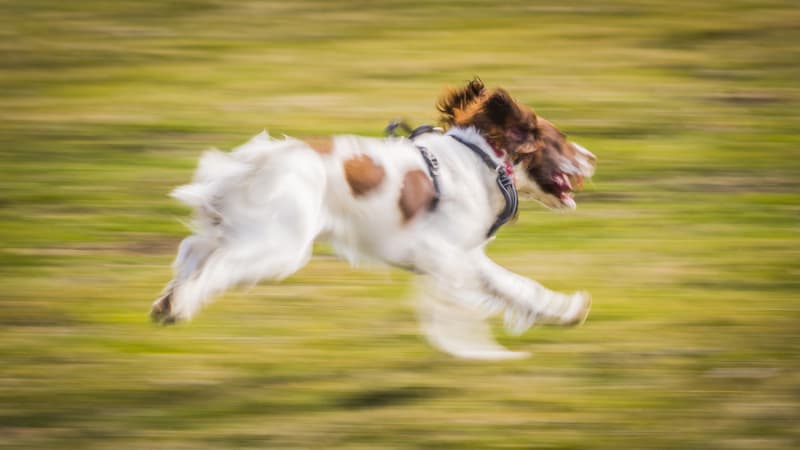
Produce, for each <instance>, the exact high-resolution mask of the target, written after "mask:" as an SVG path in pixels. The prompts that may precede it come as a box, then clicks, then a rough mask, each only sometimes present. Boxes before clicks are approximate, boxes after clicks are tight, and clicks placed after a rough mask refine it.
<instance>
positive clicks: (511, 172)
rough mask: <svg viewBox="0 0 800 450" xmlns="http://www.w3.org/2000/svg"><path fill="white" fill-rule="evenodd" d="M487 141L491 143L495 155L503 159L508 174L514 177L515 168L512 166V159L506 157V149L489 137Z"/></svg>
mask: <svg viewBox="0 0 800 450" xmlns="http://www.w3.org/2000/svg"><path fill="white" fill-rule="evenodd" d="M486 142H487V143H488V144H489V147H492V151H493V152H494V155H495V156H497V157H498V158H500V159H502V160H503V167H504V168H505V171H506V174H507V175H508V176H510V177H513V176H514V168H513V167H512V166H511V161H509V160H508V158H507V157H506V156H507V154H506V151H505V150H503V149H501V148H500V147H498V146H497V144H495V142H494V141H490V140H489V139H487V140H486ZM514 181H516V180H514Z"/></svg>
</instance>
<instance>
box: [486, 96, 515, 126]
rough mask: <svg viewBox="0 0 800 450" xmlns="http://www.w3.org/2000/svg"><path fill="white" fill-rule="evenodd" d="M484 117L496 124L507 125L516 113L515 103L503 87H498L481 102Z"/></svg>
mask: <svg viewBox="0 0 800 450" xmlns="http://www.w3.org/2000/svg"><path fill="white" fill-rule="evenodd" d="M483 110H484V111H485V112H486V117H488V118H489V120H491V121H492V122H494V123H495V124H497V125H507V124H508V122H509V121H511V120H513V119H514V117H515V116H516V115H518V111H517V105H516V103H515V102H514V100H513V99H512V98H511V96H510V95H509V94H508V92H506V91H505V89H498V90H496V91H494V93H493V94H492V95H491V96H489V98H488V99H486V102H485V103H484V104H483Z"/></svg>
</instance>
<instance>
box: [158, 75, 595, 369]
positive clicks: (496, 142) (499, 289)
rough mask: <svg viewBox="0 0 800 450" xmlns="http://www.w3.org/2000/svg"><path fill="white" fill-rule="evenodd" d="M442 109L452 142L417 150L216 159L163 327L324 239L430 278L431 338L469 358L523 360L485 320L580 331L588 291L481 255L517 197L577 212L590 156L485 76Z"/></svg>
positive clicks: (336, 144) (286, 148)
mask: <svg viewBox="0 0 800 450" xmlns="http://www.w3.org/2000/svg"><path fill="white" fill-rule="evenodd" d="M438 108H439V111H440V112H441V113H442V117H441V122H442V124H443V126H444V128H445V131H444V132H436V131H432V132H428V133H423V134H420V135H419V136H416V137H414V139H413V140H411V139H407V138H387V139H376V138H365V137H358V136H347V135H345V136H336V137H334V138H332V139H330V140H317V141H311V142H304V141H301V140H295V139H291V138H284V139H280V140H276V139H273V138H271V137H270V136H268V135H267V134H266V133H262V134H260V135H257V136H256V137H254V138H253V139H252V140H250V141H249V142H247V143H246V144H244V145H242V146H240V147H238V148H236V149H235V150H234V151H232V152H230V153H222V152H219V151H209V152H208V153H206V154H205V155H204V156H203V157H202V159H201V160H200V163H199V167H198V169H197V172H196V174H195V178H194V182H193V183H192V184H189V185H186V186H182V187H179V188H177V189H176V190H175V191H174V192H173V196H175V197H176V198H178V199H180V200H181V201H183V202H185V203H186V204H188V205H190V206H192V207H194V209H195V213H196V218H195V232H194V234H193V235H192V236H189V237H188V238H186V239H185V240H184V241H183V242H182V243H181V245H180V248H179V249H178V255H177V258H176V260H175V262H174V272H175V278H174V279H173V280H172V281H171V282H170V283H169V284H168V285H167V287H166V289H165V290H164V293H163V294H162V296H161V297H160V298H159V299H158V300H156V302H155V303H154V304H153V308H152V312H151V317H152V318H153V320H155V321H157V322H161V323H172V322H174V321H178V320H185V319H189V318H191V317H192V316H194V314H195V313H196V312H197V311H198V310H199V309H200V308H201V306H203V305H204V304H205V303H207V302H208V301H209V300H210V299H211V298H212V297H214V296H216V295H219V294H221V293H223V292H224V291H225V290H227V289H229V288H231V287H233V286H236V285H241V284H253V283H256V282H258V281H260V280H263V279H270V280H279V279H282V278H285V277H287V276H289V275H291V274H292V273H294V272H295V271H297V270H298V269H300V268H301V267H302V266H303V265H305V264H306V263H307V262H308V260H309V258H310V257H311V252H312V247H313V244H314V242H315V241H316V240H318V239H325V240H327V241H329V242H331V243H332V245H333V247H334V248H335V250H336V251H337V253H338V254H340V255H341V256H342V257H344V258H345V259H347V260H349V261H351V262H352V263H357V262H359V261H382V262H385V263H387V264H389V265H392V266H396V267H401V268H405V269H408V270H411V271H413V272H415V273H418V274H420V275H421V278H420V279H421V283H420V286H421V287H422V289H421V295H420V298H421V302H420V318H421V322H422V325H423V330H424V331H425V332H426V334H427V336H428V337H429V339H430V341H431V342H432V343H433V344H434V345H436V346H437V347H439V348H440V349H442V350H444V351H447V352H449V353H451V354H454V355H457V356H460V357H465V358H480V359H497V358H509V357H520V356H524V353H520V352H510V351H508V350H506V349H504V348H503V347H501V346H500V345H499V344H497V343H496V342H495V341H494V340H493V339H492V337H491V334H490V333H489V329H488V326H487V325H486V324H485V319H486V318H488V317H489V316H492V315H494V314H497V313H500V312H503V313H504V315H505V323H506V326H507V328H508V329H510V330H511V331H514V332H522V331H524V330H526V329H527V328H529V327H530V326H531V325H533V324H534V323H546V324H558V325H573V324H578V323H581V322H582V321H583V320H585V318H586V315H587V314H588V311H589V306H590V299H589V296H588V295H587V294H585V293H576V294H572V295H565V294H560V293H557V292H552V291H550V290H547V289H546V288H544V287H542V286H541V285H540V284H538V283H536V282H534V281H532V280H529V279H527V278H525V277H522V276H520V275H516V274H514V273H511V272H509V271H507V270H505V269H503V268H502V267H500V266H498V265H497V264H495V263H494V262H492V261H491V260H490V259H489V258H488V257H487V256H486V255H485V253H484V246H485V245H486V243H487V242H488V241H489V240H490V239H491V235H492V234H493V232H494V229H496V228H497V226H499V225H501V224H502V223H503V222H505V221H506V220H508V218H509V216H511V215H513V214H515V213H516V194H517V192H519V193H521V194H529V195H530V196H532V197H533V198H534V199H536V200H538V201H540V202H542V203H543V204H545V205H547V206H548V207H551V208H575V201H574V200H573V197H572V186H574V185H580V183H581V181H582V180H583V178H584V177H589V176H591V175H592V173H593V171H594V162H595V157H594V155H592V154H591V153H590V152H588V151H587V150H585V149H584V148H582V147H580V146H578V145H577V144H573V143H569V142H568V141H567V140H566V138H565V136H564V134H562V133H561V132H559V131H558V129H556V127H555V126H553V125H552V124H551V123H550V122H548V121H546V120H544V119H542V118H541V117H537V116H536V114H535V113H534V112H533V111H532V110H531V109H529V108H527V107H525V106H524V105H521V104H519V103H517V102H516V101H515V100H513V99H512V98H511V96H510V95H509V94H508V93H507V92H506V91H505V90H503V89H496V90H489V89H486V88H485V87H484V85H483V83H482V82H481V81H480V80H478V79H476V80H473V81H472V82H470V83H468V84H467V86H466V87H464V88H462V89H457V90H450V91H448V92H447V93H445V95H444V96H443V97H442V98H441V99H440V101H439V104H438ZM512 172H513V173H512ZM512 179H513V180H514V181H513V184H512V181H511V180H512Z"/></svg>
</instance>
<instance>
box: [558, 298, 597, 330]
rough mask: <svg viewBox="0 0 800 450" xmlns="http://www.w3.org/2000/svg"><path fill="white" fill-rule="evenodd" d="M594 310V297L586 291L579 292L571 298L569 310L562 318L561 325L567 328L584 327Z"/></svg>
mask: <svg viewBox="0 0 800 450" xmlns="http://www.w3.org/2000/svg"><path fill="white" fill-rule="evenodd" d="M590 309H592V296H591V295H590V294H589V293H588V292H586V291H579V292H576V293H574V294H572V295H571V296H570V298H569V308H568V309H567V310H566V311H565V312H564V314H563V315H562V316H561V324H562V325H566V326H578V325H583V323H584V322H586V319H587V318H588V317H589V310H590Z"/></svg>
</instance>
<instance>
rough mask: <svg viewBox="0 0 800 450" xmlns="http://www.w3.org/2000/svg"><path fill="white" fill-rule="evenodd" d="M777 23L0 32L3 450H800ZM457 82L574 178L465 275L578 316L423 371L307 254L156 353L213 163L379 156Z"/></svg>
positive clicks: (177, 9)
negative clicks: (588, 176) (490, 263)
mask: <svg viewBox="0 0 800 450" xmlns="http://www.w3.org/2000/svg"><path fill="white" fill-rule="evenodd" d="M799 23H800V8H798V7H797V3H796V2H794V1H782V0H774V1H755V0H753V1H749V0H748V1H745V0H726V1H707V2H690V1H684V0H676V1H627V0H613V1H608V2H590V1H577V0H567V1H557V2H553V1H513V0H511V1H506V2H497V3H495V2H488V1H458V2H455V1H453V2H423V1H420V2H418V1H406V2H396V1H383V0H381V1H349V2H323V1H319V2H311V1H293V2H288V1H287V2H250V1H242V2H224V1H220V0H195V1H184V2H165V1H153V2H149V1H115V2H107V1H93V0H92V1H90V0H87V1H80V2H58V1H16V2H15V1H3V2H0V24H1V25H2V26H0V36H2V39H0V56H1V57H2V59H0V68H1V69H2V70H0V156H2V159H1V160H0V187H1V189H2V191H0V192H2V195H1V196H0V239H2V240H1V241H0V245H1V247H2V248H0V285H2V287H3V289H2V290H0V302H1V303H0V324H1V325H0V448H9V449H12V448H13V449H20V448H53V449H67V448H80V449H110V448H113V449H115V450H127V449H217V448H223V449H227V448H231V449H233V448H286V449H288V448H298V449H299V448H307V449H312V448H313V449H319V448H330V449H367V448H369V449H376V448H380V449H399V448H403V449H406V448H413V449H430V448H446V449H477V448H546V449H573V448H592V449H619V448H675V449H685V448H708V449H728V448H741V449H754V448H759V449H767V448H775V449H778V448H781V449H789V448H797V447H798V446H800V431H798V430H799V428H798V426H797V424H798V423H799V421H800V375H799V374H798V366H799V365H800V364H799V363H798V360H799V358H798V356H800V341H799V340H798V329H799V328H798V319H799V318H800V314H798V312H799V309H800V308H799V307H798V287H800V281H798V277H800V265H798V256H800V251H799V250H798V244H800V239H798V232H799V231H800V221H799V220H798V219H800V215H799V214H798V213H800V202H799V201H798V200H800V195H798V194H799V191H798V188H799V187H800V148H799V147H798V144H800V137H798V131H800V120H798V119H800V113H799V112H798V111H800V91H799V90H798V79H800V46H799V45H798V43H800V27H798V24H799ZM474 75H480V76H481V77H482V78H483V79H484V81H485V82H486V83H487V84H488V85H490V86H503V87H505V88H507V89H509V90H510V91H511V92H512V93H513V94H515V95H516V96H517V97H518V98H519V99H520V100H522V101H524V102H526V103H528V104H530V105H532V106H533V107H534V108H535V109H536V110H537V112H539V113H540V114H542V115H543V116H545V117H547V118H549V119H550V120H552V121H554V122H555V123H556V124H558V125H559V126H560V127H561V128H562V129H563V130H565V131H567V132H569V133H570V135H571V137H572V138H573V139H574V140H576V141H578V142H580V143H581V144H583V145H584V146H586V147H587V148H589V149H591V150H592V151H594V152H595V153H596V154H597V155H598V156H599V158H600V165H599V168H598V173H597V176H596V177H595V179H594V182H593V183H590V184H589V186H588V187H587V189H586V190H585V192H583V193H582V194H580V195H579V196H578V203H579V209H578V211H577V212H575V213H573V214H557V213H553V212H549V211H545V210H543V209H542V208H541V207H539V206H537V205H534V204H529V205H525V208H524V211H523V212H522V215H521V219H520V221H519V223H518V224H516V225H515V226H509V227H506V228H505V229H503V230H502V231H501V232H500V233H499V239H498V240H497V241H496V242H495V243H494V244H492V246H491V248H490V253H491V254H492V256H493V257H494V258H495V259H497V260H498V261H500V262H501V263H502V264H504V265H506V266H508V267H509V268H512V269H514V270H516V271H518V272H520V273H522V274H525V275H528V276H531V277H532V278H534V279H537V280H539V281H541V282H542V283H544V284H545V285H547V286H549V287H551V288H554V289H558V290H564V291H572V290H575V289H587V290H589V291H591V292H592V293H593V295H594V301H595V303H594V308H593V312H592V315H591V316H590V318H589V321H588V322H587V324H586V325H585V326H584V327H582V328H580V329H574V330H563V329H534V330H532V331H531V332H529V333H527V334H526V335H524V336H522V337H520V338H504V342H505V343H506V344H507V345H508V346H510V347H512V348H514V349H524V350H529V351H531V352H532V353H533V354H534V356H533V357H532V358H531V359H529V360H524V361H514V362H504V363H483V362H465V361H460V360H455V359H453V358H451V357H449V356H447V355H443V354H440V353H437V352H436V351H434V350H433V349H432V348H431V347H429V346H428V345H427V344H426V343H425V342H424V339H423V338H422V337H420V335H419V334H418V332H417V324H416V319H415V317H414V310H413V306H412V304H411V302H410V301H409V300H408V299H409V297H410V296H411V294H412V292H411V288H410V287H409V280H410V278H409V276H408V275H406V274H404V273H402V272H399V271H394V270H389V269H384V270H378V271H375V270H359V269H352V268H349V267H348V266H347V265H346V264H344V263H342V262H339V261H337V260H335V259H334V258H332V257H331V256H330V255H329V254H328V252H326V251H325V249H324V248H323V249H322V253H323V254H322V256H321V257H319V258H317V259H315V260H314V261H313V262H312V263H311V264H310V265H309V266H308V267H306V268H305V269H304V270H302V271H301V272H300V273H298V274H297V275H295V276H293V277H291V278H290V279H288V280H287V281H286V282H284V283H282V284H280V285H262V286H258V287H256V288H254V289H252V290H249V291H246V292H238V293H232V294H229V295H227V296H226V297H225V298H224V299H222V300H220V301H219V302H217V303H216V304H214V305H213V306H212V307H210V308H208V309H207V310H206V311H205V312H204V313H203V314H201V315H200V316H199V317H198V318H197V319H196V320H195V321H194V322H193V323H191V324H190V325H185V326H178V327H171V328H160V327H156V326H153V325H151V324H150V323H149V322H148V320H147V311H148V309H149V304H150V302H151V301H152V300H153V299H154V298H155V296H156V294H157V293H158V292H159V291H160V289H161V287H162V286H163V283H165V282H166V281H167V280H168V279H169V278H170V269H169V263H170V262H171V259H172V257H173V252H174V250H175V247H176V245H177V243H178V242H179V240H180V239H181V237H182V236H183V235H184V233H185V228H184V226H183V225H182V223H181V221H182V220H185V219H186V218H187V215H188V211H187V210H186V209H185V208H183V207H182V206H179V205H178V204H177V203H176V202H175V201H173V200H171V199H169V198H167V197H166V194H167V193H168V192H169V191H170V190H171V189H172V188H173V187H174V186H176V185H179V184H182V183H185V182H186V181H188V180H189V179H190V177H191V174H192V171H193V168H194V165H195V162H196V159H197V157H198V156H199V155H200V153H201V151H202V150H204V149H205V148H208V147H211V146H217V147H220V148H230V147H232V146H234V145H237V144H239V143H242V142H243V141H245V140H246V139H248V138H249V137H250V136H251V135H253V134H255V133H257V132H258V131H260V130H262V129H264V128H267V129H269V130H270V131H271V132H272V133H273V134H275V135H280V134H282V133H286V134H291V135H295V136H312V135H325V134H329V133H359V134H366V135H379V134H380V132H381V130H382V129H383V127H384V126H385V124H386V123H387V121H388V120H390V119H393V118H396V117H405V118H408V119H410V120H412V121H413V122H414V123H427V122H431V121H433V120H434V119H435V115H434V108H433V102H434V100H435V98H436V96H438V94H439V93H440V91H441V89H442V88H443V87H444V86H445V85H458V84H461V83H462V82H464V81H466V80H468V79H470V78H472V76H474Z"/></svg>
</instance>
